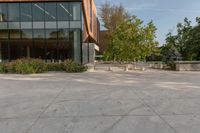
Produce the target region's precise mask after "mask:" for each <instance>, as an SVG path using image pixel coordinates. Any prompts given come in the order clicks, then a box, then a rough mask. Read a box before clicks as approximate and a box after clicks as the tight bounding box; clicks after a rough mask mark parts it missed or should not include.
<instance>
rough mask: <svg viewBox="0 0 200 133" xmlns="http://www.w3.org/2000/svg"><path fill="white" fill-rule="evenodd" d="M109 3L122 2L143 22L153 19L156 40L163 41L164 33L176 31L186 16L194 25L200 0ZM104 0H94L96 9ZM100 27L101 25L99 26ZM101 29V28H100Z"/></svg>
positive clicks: (116, 0)
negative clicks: (178, 24) (155, 28)
mask: <svg viewBox="0 0 200 133" xmlns="http://www.w3.org/2000/svg"><path fill="white" fill-rule="evenodd" d="M107 1H108V2H109V3H110V4H120V3H121V4H122V5H123V6H124V7H125V8H126V9H127V10H128V11H129V13H130V14H132V15H136V16H137V17H138V18H140V19H142V20H143V21H144V24H146V23H148V22H149V21H151V20H153V22H154V24H155V25H156V27H157V32H156V36H157V38H156V39H157V41H159V43H160V45H162V44H164V43H165V38H166V34H167V33H169V32H172V33H174V34H175V33H176V25H177V23H178V22H182V21H183V20H184V18H185V17H188V18H189V20H191V21H192V24H193V25H195V24H196V23H195V18H196V17H197V16H199V17H200V0H107ZM104 2H105V0H95V3H96V5H97V9H98V10H99V8H100V7H101V5H102V4H103V3H104ZM101 27H102V26H101ZM101 29H103V28H101Z"/></svg>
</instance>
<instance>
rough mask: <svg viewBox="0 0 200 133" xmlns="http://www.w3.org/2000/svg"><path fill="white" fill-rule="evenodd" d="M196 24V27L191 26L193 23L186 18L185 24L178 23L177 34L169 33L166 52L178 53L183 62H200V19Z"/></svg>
mask: <svg viewBox="0 0 200 133" xmlns="http://www.w3.org/2000/svg"><path fill="white" fill-rule="evenodd" d="M196 22H197V25H196V26H191V21H189V20H188V19H187V18H185V19H184V22H183V23H178V24H177V34H176V35H172V34H171V33H169V34H168V35H167V37H166V45H165V46H164V47H163V48H164V49H165V51H168V52H169V51H173V50H174V52H175V51H177V52H176V53H180V55H181V56H182V57H183V60H200V18H198V17H197V18H196ZM172 49H173V50H172ZM165 56H167V55H166V53H165Z"/></svg>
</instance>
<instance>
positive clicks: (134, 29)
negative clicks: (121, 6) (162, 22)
mask: <svg viewBox="0 0 200 133" xmlns="http://www.w3.org/2000/svg"><path fill="white" fill-rule="evenodd" d="M155 31H156V27H155V26H154V24H153V22H150V23H148V24H147V25H146V26H143V22H142V21H141V20H140V19H138V18H137V17H136V16H132V17H130V18H129V19H127V20H126V21H124V22H123V23H121V24H120V25H119V26H118V27H117V28H116V30H115V32H114V34H113V38H112V40H111V41H110V44H109V46H108V49H107V51H106V54H105V55H106V57H108V58H107V59H109V60H115V61H138V60H144V59H145V58H146V57H148V56H150V55H151V54H153V53H154V54H155V53H158V49H157V46H158V42H156V41H155Z"/></svg>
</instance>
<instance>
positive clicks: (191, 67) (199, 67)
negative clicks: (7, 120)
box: [175, 61, 200, 71]
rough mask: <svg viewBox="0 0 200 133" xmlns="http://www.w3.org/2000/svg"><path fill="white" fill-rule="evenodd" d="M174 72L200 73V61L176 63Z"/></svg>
mask: <svg viewBox="0 0 200 133" xmlns="http://www.w3.org/2000/svg"><path fill="white" fill-rule="evenodd" d="M175 67H176V71H200V61H177V62H175Z"/></svg>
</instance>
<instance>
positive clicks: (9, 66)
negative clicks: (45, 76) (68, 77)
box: [0, 58, 87, 74]
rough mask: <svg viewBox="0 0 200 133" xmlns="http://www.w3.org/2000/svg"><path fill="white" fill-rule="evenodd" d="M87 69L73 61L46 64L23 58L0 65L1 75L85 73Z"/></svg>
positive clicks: (41, 61)
mask: <svg viewBox="0 0 200 133" xmlns="http://www.w3.org/2000/svg"><path fill="white" fill-rule="evenodd" d="M86 70H87V68H86V67H85V66H83V65H80V64H77V63H75V62H74V61H72V60H66V61H64V62H63V63H45V62H44V61H43V60H40V59H31V58H23V59H18V60H15V61H12V62H9V63H5V64H4V63H1V64H0V73H17V74H35V73H44V72H47V71H65V72H68V73H77V72H84V71H86Z"/></svg>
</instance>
